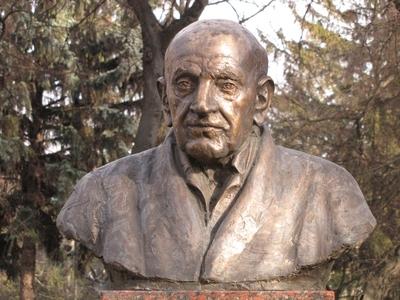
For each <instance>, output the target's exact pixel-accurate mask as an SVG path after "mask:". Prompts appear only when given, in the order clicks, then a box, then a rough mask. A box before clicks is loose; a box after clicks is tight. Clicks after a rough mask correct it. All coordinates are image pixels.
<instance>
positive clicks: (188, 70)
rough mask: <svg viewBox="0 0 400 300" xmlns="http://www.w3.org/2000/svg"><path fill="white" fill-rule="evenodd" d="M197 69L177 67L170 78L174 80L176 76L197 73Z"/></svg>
mask: <svg viewBox="0 0 400 300" xmlns="http://www.w3.org/2000/svg"><path fill="white" fill-rule="evenodd" d="M199 74H200V72H199V70H196V68H194V67H190V66H185V67H178V68H176V69H175V70H174V72H173V76H172V79H173V80H175V79H176V78H177V77H179V76H181V75H195V76H196V75H199Z"/></svg>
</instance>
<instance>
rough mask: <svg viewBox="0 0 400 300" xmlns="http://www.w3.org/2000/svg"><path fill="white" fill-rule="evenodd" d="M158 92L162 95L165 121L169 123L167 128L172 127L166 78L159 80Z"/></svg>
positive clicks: (162, 77)
mask: <svg viewBox="0 0 400 300" xmlns="http://www.w3.org/2000/svg"><path fill="white" fill-rule="evenodd" d="M157 90H158V94H159V95H160V98H161V101H162V105H163V113H164V120H165V122H166V123H167V126H168V127H171V126H172V119H171V112H170V110H169V103H168V99H167V93H166V85H165V78H164V76H161V77H159V78H158V79H157Z"/></svg>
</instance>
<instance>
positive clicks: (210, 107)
mask: <svg viewBox="0 0 400 300" xmlns="http://www.w3.org/2000/svg"><path fill="white" fill-rule="evenodd" d="M211 89H212V88H211V80H201V81H200V83H199V87H198V89H197V94H196V96H195V98H194V100H193V103H192V105H191V106H190V109H191V110H192V111H193V112H195V113H198V114H205V113H209V112H212V111H215V110H217V108H218V107H217V103H216V101H215V99H214V97H213V95H212V90H211Z"/></svg>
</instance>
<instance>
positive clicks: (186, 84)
mask: <svg viewBox="0 0 400 300" xmlns="http://www.w3.org/2000/svg"><path fill="white" fill-rule="evenodd" d="M175 86H176V88H177V90H178V91H179V92H182V93H190V92H191V91H193V89H194V82H193V81H192V80H191V79H189V78H179V79H178V80H177V81H176V83H175Z"/></svg>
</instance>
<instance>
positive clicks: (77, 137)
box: [0, 0, 142, 295]
mask: <svg viewBox="0 0 400 300" xmlns="http://www.w3.org/2000/svg"><path fill="white" fill-rule="evenodd" d="M0 24H1V27H0V53H1V55H0V174H1V175H0V188H1V189H2V192H1V193H0V226H1V232H0V256H1V258H0V261H1V268H2V269H4V270H6V272H7V274H8V275H9V276H11V277H15V276H16V275H18V273H19V272H20V271H21V270H22V268H23V266H21V265H19V264H18V256H19V254H20V251H21V249H22V248H23V247H24V243H23V241H24V238H26V237H29V238H30V239H33V240H34V241H35V243H36V244H37V245H43V246H44V248H45V249H46V250H47V252H48V255H50V257H51V258H53V259H55V260H60V259H61V256H60V253H59V245H60V242H61V237H60V235H59V233H58V231H57V229H56V227H55V218H56V216H57V213H58V211H59V209H60V208H61V206H62V204H63V203H64V201H65V200H66V198H67V196H68V195H69V194H70V192H71V190H72V187H73V186H74V184H75V182H76V180H77V179H78V178H80V177H81V176H82V175H83V174H85V173H86V172H88V171H90V170H92V169H93V168H95V167H97V166H99V165H102V164H105V163H107V162H109V161H111V160H115V159H117V158H119V157H121V156H124V155H127V154H129V153H130V149H131V147H132V143H133V137H134V135H135V132H136V128H137V123H138V116H140V111H138V109H137V108H138V107H139V105H138V103H140V97H141V90H142V83H141V81H140V80H137V79H136V78H137V77H138V76H139V75H138V74H140V73H141V68H142V67H141V53H140V49H141V45H142V40H141V36H140V29H139V28H138V26H137V21H136V17H135V16H134V15H133V14H132V12H131V11H130V10H126V9H125V8H124V7H122V6H121V5H120V4H119V3H117V2H116V1H92V0H85V1H84V0H76V1H50V0H47V1H46V0H43V1H33V0H32V1H20V0H15V1H1V6H0ZM34 259H35V258H34V257H33V258H32V260H33V261H32V265H33V266H34V263H35V262H34ZM53 275H54V274H53ZM53 277H54V276H53ZM54 288H56V287H54ZM39 290H40V289H39ZM60 295H62V294H60Z"/></svg>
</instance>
